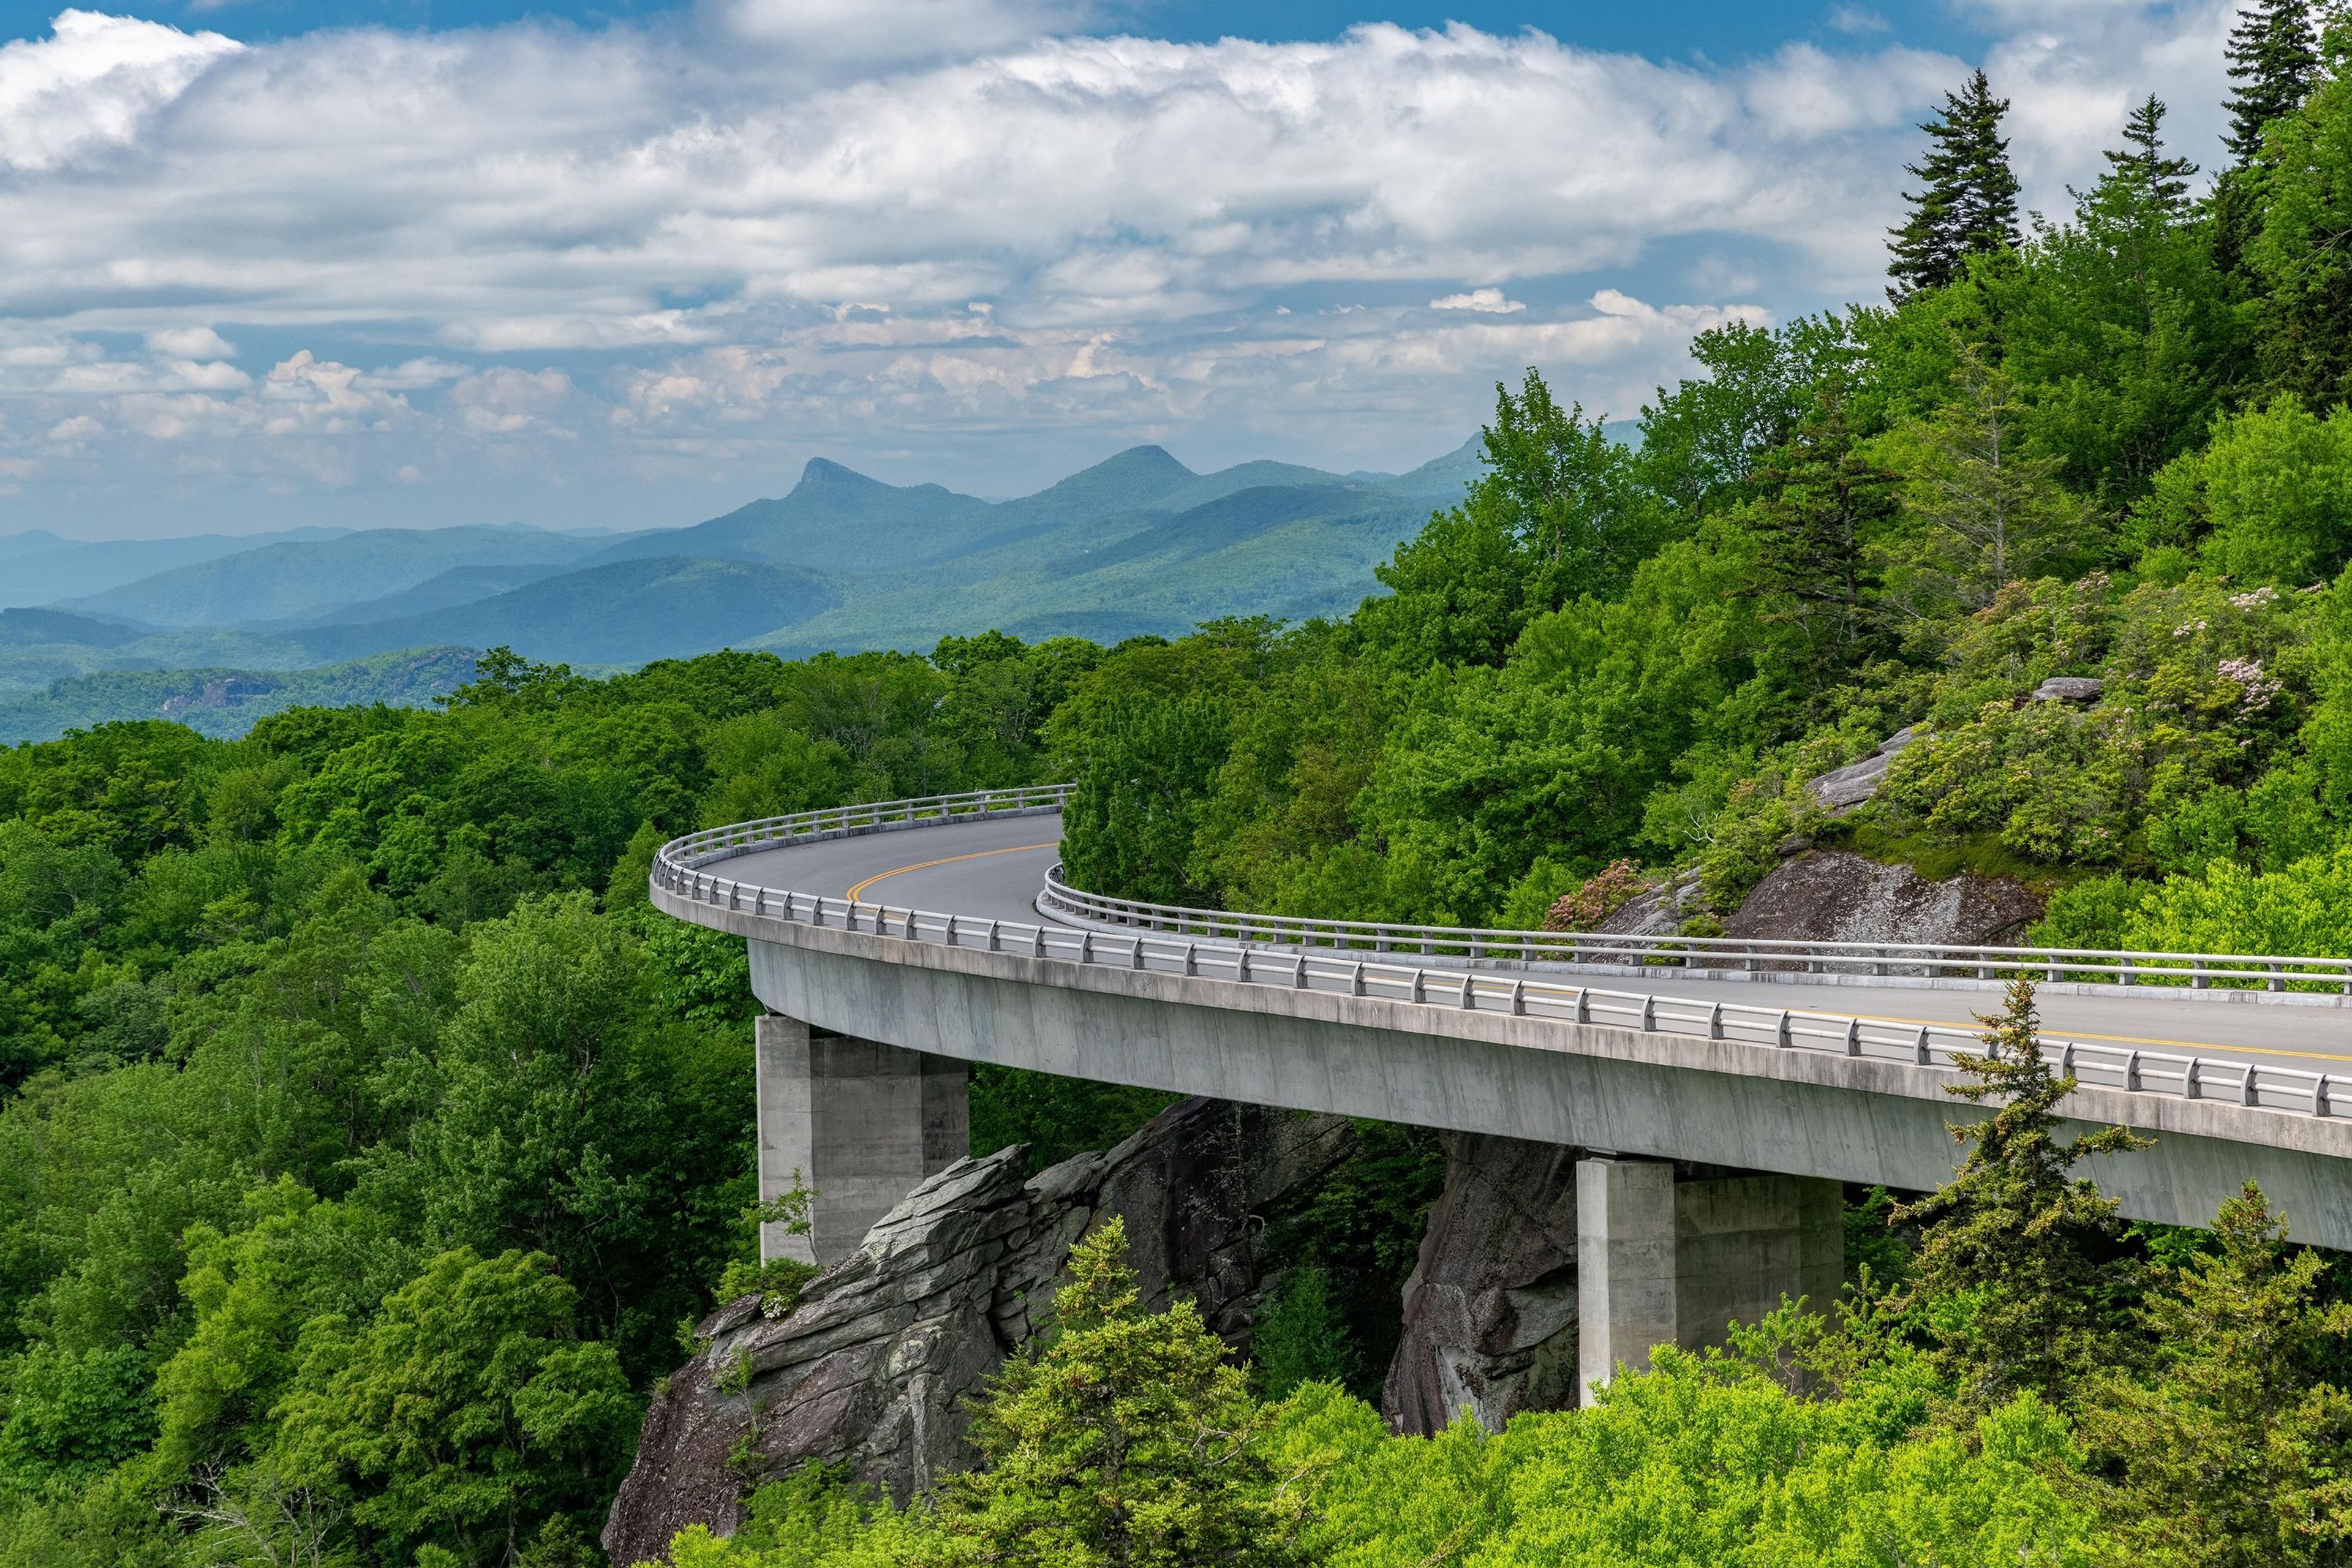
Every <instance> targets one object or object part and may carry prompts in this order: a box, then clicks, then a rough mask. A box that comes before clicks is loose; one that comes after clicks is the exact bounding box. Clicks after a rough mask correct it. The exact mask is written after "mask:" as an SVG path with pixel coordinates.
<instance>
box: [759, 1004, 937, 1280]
mask: <svg viewBox="0 0 2352 1568" xmlns="http://www.w3.org/2000/svg"><path fill="white" fill-rule="evenodd" d="M755 1051H756V1071H757V1077H758V1086H759V1089H758V1093H759V1121H760V1201H761V1202H762V1203H766V1202H768V1201H769V1200H770V1199H772V1198H777V1197H781V1196H782V1195H783V1194H785V1193H787V1192H790V1191H791V1190H792V1187H793V1183H794V1181H795V1180H797V1181H799V1182H801V1183H803V1184H806V1185H807V1186H808V1188H809V1189H810V1190H811V1191H812V1192H813V1193H814V1194H815V1197H814V1201H813V1203H812V1204H811V1205H810V1213H809V1218H810V1220H811V1222H812V1228H811V1230H810V1233H809V1234H808V1235H806V1236H788V1235H786V1234H785V1230H784V1226H782V1225H781V1224H777V1225H764V1226H761V1227H760V1259H761V1262H763V1263H764V1262H770V1261H772V1260H773V1259H776V1258H799V1259H800V1260H801V1261H802V1262H803V1263H815V1264H818V1265H820V1266H824V1265H830V1264H833V1263H835V1262H838V1261H839V1260H840V1259H841V1258H845V1257H847V1256H848V1255H849V1254H850V1253H852V1252H854V1251H856V1249H857V1245H858V1243H859V1242H861V1241H863V1240H864V1239H865V1238H866V1231H867V1230H868V1229H869V1228H870V1227H871V1226H873V1224H874V1222H875V1221H876V1220H878V1219H880V1218H881V1217H882V1216H883V1215H885V1214H887V1213H888V1212H889V1211H890V1210H891V1209H892V1208H893V1207H895V1206H897V1205H898V1200H899V1199H901V1198H903V1197H905V1196H906V1195H907V1194H908V1191H909V1190H911V1189H912V1188H913V1187H914V1186H915V1185H916V1184H918V1183H919V1182H920V1181H922V1179H923V1178H924V1177H926V1176H929V1175H931V1174H933V1173H936V1172H939V1171H940V1170H943V1169H945V1168H946V1167H947V1166H949V1165H950V1164H952V1163H955V1161H957V1160H958V1159H960V1158H961V1157H962V1156H963V1155H965V1154H967V1153H969V1152H971V1096H970V1093H969V1090H970V1088H971V1066H970V1064H968V1063H966V1062H962V1061H959V1060H957V1059H956V1058H952V1057H940V1056H931V1055H929V1054H928V1053H926V1052H922V1051H910V1050H905V1049H902V1048H901V1047H897V1046H886V1045H881V1044H878V1043H877V1042H876V1041H873V1040H861V1039H858V1038H856V1037H853V1036H849V1035H836V1034H833V1033H830V1032H828V1031H825V1030H822V1029H813V1028H811V1027H810V1026H808V1025H807V1024H805V1023H803V1022H802V1021H801V1020H800V1019H798V1018H786V1017H781V1016H777V1015H774V1014H770V1015H768V1016H765V1017H762V1018H761V1019H760V1020H759V1026H758V1030H757V1033H756V1037H755Z"/></svg>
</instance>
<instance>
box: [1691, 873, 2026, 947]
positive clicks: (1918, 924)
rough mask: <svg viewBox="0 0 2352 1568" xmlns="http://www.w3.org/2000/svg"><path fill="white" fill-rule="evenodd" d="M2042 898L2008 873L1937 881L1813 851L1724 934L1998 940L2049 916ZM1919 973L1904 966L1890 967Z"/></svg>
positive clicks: (1753, 899) (1755, 896) (1769, 883)
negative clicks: (2045, 915)
mask: <svg viewBox="0 0 2352 1568" xmlns="http://www.w3.org/2000/svg"><path fill="white" fill-rule="evenodd" d="M2042 902H2043V900H2042V895H2040V894H2039V893H2036V892H2034V891H2033V890H2032V889H2030V888H2027V887H2025V886H2024V885H2023V884H2021V883H2018V882H2013V881H2011V880H2010V879H2008V878H2006V877H1979V876H1974V875H1968V874H1963V875H1961V876H1958V877H1948V878H1946V879H1943V880H1942V881H1940V882H1937V881H1930V880H1928V879H1927V878H1925V877H1923V876H1921V875H1920V874H1919V873H1918V872H1916V871H1915V870H1913V869H1912V868H1910V867H1908V866H1887V865H1882V864H1880V863H1879V862H1878V861H1875V860H1871V859H1866V858H1864V857H1862V856H1860V855H1856V854H1853V853H1852V852H1851V851H1848V850H1844V849H1813V850H1809V851H1807V852H1806V853H1804V854H1802V855H1800V856H1797V857H1796V858H1793V859H1789V860H1783V861H1781V862H1780V865H1779V866H1777V867H1775V868H1773V870H1772V871H1771V873H1770V874H1769V875H1768V876H1767V877H1766V878H1765V879H1763V880H1762V881H1761V882H1759V883H1758V884H1757V885H1756V889H1755V890H1754V891H1753V892H1751V893H1749V894H1748V897H1747V898H1746V899H1745V900H1742V901H1741V903H1740V905H1739V909H1738V911H1737V912H1736V913H1734V914H1733V915H1732V917H1731V918H1730V919H1729V920H1728V921H1725V922H1724V934H1725V935H1726V936H1734V937H1740V936H1752V937H1778V938H1783V939H1787V940H1790V941H1798V942H1939V943H1950V944H1952V945H1955V946H1974V945H1978V944H1994V943H2001V942H2008V941H2009V940H2011V938H2013V937H2015V936H2016V935H2017V934H2018V933H2019V932H2020V931H2021V930H2022V929H2023V928H2024V927H2025V926H2027V925H2028V924H2030V923H2032V921H2036V920H2039V919H2041V918H2042ZM1725 962H1731V963H1738V962H1740V961H1738V960H1736V959H1735V960H1727V961H1725ZM1765 966H1766V967H1769V965H1765ZM1912 972H1914V971H1912V970H1908V969H1906V966H1903V965H1900V964H1898V965H1895V966H1893V967H1892V968H1891V970H1890V973H1912Z"/></svg>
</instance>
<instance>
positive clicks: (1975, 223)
mask: <svg viewBox="0 0 2352 1568" xmlns="http://www.w3.org/2000/svg"><path fill="white" fill-rule="evenodd" d="M2008 112H2009V100H2007V99H2005V98H1995V97H1994V96H1993V95H1992V85H1991V84H1990V82H1988V81H1987V80H1986V79H1985V73H1984V72H1982V71H1979V72H1977V73H1976V74H1975V75H1974V76H1973V77H1970V78H1969V82H1968V85H1967V86H1966V87H1964V88H1962V89H1960V90H1959V91H1958V92H1956V93H1954V92H1948V93H1946V94H1945V95H1944V109H1943V112H1942V113H1941V114H1940V115H1939V116H1938V117H1937V119H1935V120H1934V121H1930V122H1928V123H1927V124H1925V125H1922V126H1920V127H1919V129H1920V130H1922V131H1924V132H1927V137H1928V141H1929V142H1930V143H1931V145H1930V146H1929V147H1928V150H1927V156H1926V157H1925V158H1923V159H1921V160H1920V161H1919V162H1918V163H1912V164H1907V165H1906V173H1908V174H1910V175H1911V176H1912V177H1913V178H1914V179H1916V180H1918V181H1919V182H1921V186H1920V189H1919V190H1917V191H1916V192H1908V191H1906V193H1904V197H1903V199H1904V200H1905V201H1906V202H1909V203H1910V204H1911V216H1910V219H1909V221H1908V222H1906V223H1905V224H1904V226H1902V227H1901V228H1898V229H1890V230H1889V231H1888V233H1889V235H1890V237H1892V238H1893V240H1894V242H1895V243H1894V246H1893V249H1894V252H1895V258H1894V260H1893V261H1892V262H1891V263H1890V264H1889V265H1888V268H1887V271H1888V273H1889V274H1890V275H1891V276H1892V277H1893V278H1894V279H1895V282H1894V283H1893V284H1892V285H1891V286H1889V288H1888V289H1887V290H1886V293H1887V297H1888V298H1889V299H1891V300H1895V302H1896V303H1898V304H1899V303H1901V302H1902V301H1903V300H1905V299H1906V298H1908V297H1909V296H1910V295H1912V294H1913V293H1916V291H1918V290H1919V289H1940V288H1942V287H1943V286H1944V285H1945V284H1947V283H1949V282H1951V281H1952V280H1953V279H1956V278H1958V277H1959V276H1960V275H1961V273H1962V272H1963V271H1964V270H1965V269H1966V268H1967V266H1968V259H1969V257H1971V256H1992V255H1997V254H1999V253H2000V252H2001V251H2003V250H2007V249H2011V248H2012V247H2015V246H2016V245H2017V244H2018V242H2019V240H2020V238H2021V236H2020V234H2019V232H2018V227H2017V176H2016V175H2015V174H2012V173H2011V172H2010V167H2009V142H2007V141H2006V140H2005V139H2004V138H2003V137H2002V136H2001V133H2000V122H2001V117H2002V116H2003V115H2005V114H2007V113H2008Z"/></svg>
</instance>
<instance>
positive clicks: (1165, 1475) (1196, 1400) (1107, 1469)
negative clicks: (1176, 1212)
mask: <svg viewBox="0 0 2352 1568" xmlns="http://www.w3.org/2000/svg"><path fill="white" fill-rule="evenodd" d="M1126 1251H1127V1227H1126V1225H1125V1223H1124V1222H1123V1221H1121V1220H1118V1219H1114V1220H1112V1221H1111V1222H1110V1223H1109V1224H1108V1225H1107V1226H1103V1228H1102V1229H1100V1230H1098V1231H1097V1232H1096V1233H1095V1234H1094V1235H1092V1236H1090V1237H1087V1238H1086V1239H1085V1240H1084V1241H1082V1242H1080V1243H1079V1244H1078V1245H1077V1247H1076V1248H1074V1249H1073V1250H1072V1251H1071V1253H1070V1264H1069V1279H1068V1282H1067V1283H1066V1284H1065V1285H1064V1286H1063V1287H1062V1289H1061V1290H1060V1292H1059V1293H1058V1294H1057V1295H1055V1298H1054V1338H1053V1340H1052V1342H1050V1343H1049V1344H1048V1345H1047V1346H1046V1347H1045V1350H1044V1352H1042V1353H1037V1354H1034V1355H1028V1356H1022V1357H1016V1358H1015V1359H1013V1360H1012V1361H1009V1362H1007V1363H1005V1367H1004V1371H1003V1374H1002V1375H1001V1376H1000V1377H999V1378H998V1379H997V1382H996V1385H995V1387H994V1388H993V1389H992V1391H991V1393H990V1394H989V1395H988V1397H987V1399H986V1401H985V1402H984V1403H983V1404H982V1405H981V1407H980V1408H979V1410H978V1411H977V1412H976V1413H975V1417H974V1419H973V1422H972V1426H971V1442H972V1444H973V1446H974V1447H977V1448H978V1449H979V1450H980V1453H981V1456H982V1458H983V1459H984V1460H985V1462H986V1468H983V1469H979V1470H973V1471H970V1472H967V1473H965V1474H961V1475H957V1476H951V1477H950V1478H948V1479H947V1481H946V1483H945V1485H944V1486H943V1487H942V1489H941V1492H940V1527H941V1531H942V1533H943V1534H944V1536H945V1537H946V1542H945V1545H946V1551H945V1552H944V1554H943V1556H942V1558H941V1559H940V1561H941V1563H943V1564H945V1563H952V1564H959V1565H961V1564H965V1563H972V1564H978V1563H1005V1564H1034V1565H1036V1568H1048V1565H1052V1568H1062V1565H1064V1564H1068V1565H1070V1568H1077V1565H1079V1564H1102V1565H1104V1568H1110V1565H1121V1568H1195V1565H1197V1568H1212V1565H1214V1568H1277V1565H1285V1564H1290V1563H1297V1562H1298V1561H1299V1560H1300V1559H1299V1554H1298V1552H1297V1550H1296V1549H1295V1546H1294V1544H1293V1542H1294V1541H1295V1539H1296V1537H1297V1533H1298V1530H1299V1527H1300V1525H1301V1524H1302V1523H1303V1521H1302V1520H1301V1518H1300V1517H1299V1516H1298V1514H1297V1510H1295V1509H1293V1508H1290V1507H1288V1506H1286V1503H1285V1501H1284V1500H1283V1498H1282V1497H1281V1496H1280V1495H1279V1489H1277V1487H1276V1484H1275V1481H1274V1478H1273V1473H1272V1469H1271V1467H1270V1466H1269V1464H1268V1462H1267V1460H1266V1458H1265V1453H1264V1439H1265V1431H1266V1423H1267V1414H1266V1411H1265V1407H1264V1406H1262V1405H1259V1404H1258V1403H1257V1402H1256V1401H1255V1399H1253V1398H1252V1397H1251V1396H1250V1392H1249V1383H1248V1379H1247V1378H1246V1377H1245V1376H1244V1374H1243V1373H1242V1370H1241V1369H1240V1368H1239V1367H1237V1366H1235V1365H1234V1364H1233V1363H1232V1361H1231V1360H1230V1359H1228V1357H1227V1356H1226V1354H1225V1347H1224V1343H1223V1341H1221V1340H1219V1339H1218V1338H1217V1336H1216V1335H1214V1334H1213V1333H1211V1332H1210V1331H1208V1328H1207V1327H1206V1326H1205V1325H1204V1324H1203V1323H1202V1321H1201V1314H1200V1312H1199V1310H1197V1309H1195V1308H1194V1307H1193V1305H1192V1303H1191V1302H1190V1301H1179V1302H1177V1303H1176V1304H1175V1305H1174V1306H1173V1307H1171V1308H1170V1309H1169V1310H1167V1311H1165V1312H1159V1313H1148V1312H1145V1311H1144V1310H1142V1308H1141V1306H1140V1304H1139V1292H1138V1290H1137V1288H1136V1282H1135V1274H1134V1271H1133V1270H1132V1269H1130V1268H1128V1266H1127V1263H1126Z"/></svg>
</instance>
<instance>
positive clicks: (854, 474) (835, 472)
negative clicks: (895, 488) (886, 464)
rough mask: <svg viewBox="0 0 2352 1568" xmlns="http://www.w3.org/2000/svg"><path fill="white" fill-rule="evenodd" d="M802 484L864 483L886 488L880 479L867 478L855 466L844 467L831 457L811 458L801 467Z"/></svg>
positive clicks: (875, 487)
mask: <svg viewBox="0 0 2352 1568" xmlns="http://www.w3.org/2000/svg"><path fill="white" fill-rule="evenodd" d="M801 483H802V484H803V485H864V486H871V487H873V488H874V489H889V488H890V487H889V486H887V485H885V484H884V483H883V482H882V481H881V480H880V479H868V478H867V477H866V475H864V474H861V473H859V472H858V471H857V470H856V468H844V467H843V466H842V465H841V464H839V463H836V462H835V461H834V460H833V459H832V458H810V459H809V460H808V462H807V464H806V465H805V466H803V468H802V469H801Z"/></svg>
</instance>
